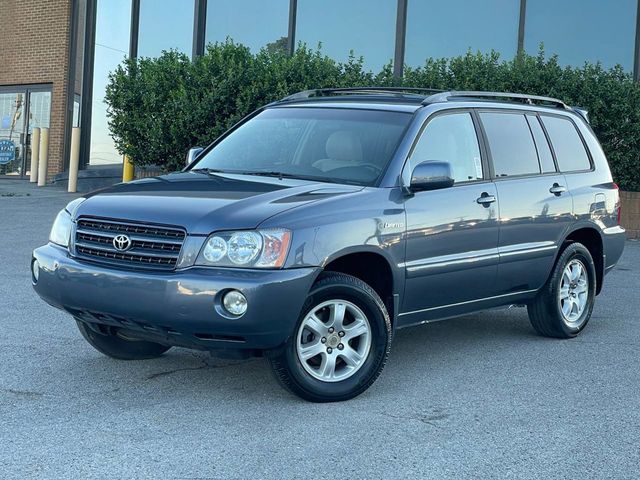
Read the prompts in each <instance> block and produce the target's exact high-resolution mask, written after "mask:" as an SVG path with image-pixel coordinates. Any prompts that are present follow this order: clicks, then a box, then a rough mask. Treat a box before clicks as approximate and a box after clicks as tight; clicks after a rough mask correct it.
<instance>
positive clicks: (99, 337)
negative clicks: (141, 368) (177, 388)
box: [76, 320, 171, 360]
mask: <svg viewBox="0 0 640 480" xmlns="http://www.w3.org/2000/svg"><path fill="white" fill-rule="evenodd" d="M76 323H77V324H78V329H79V330H80V333H81V334H82V336H83V337H84V339H85V340H86V341H87V342H89V344H90V345H91V346H92V347H93V348H95V349H96V350H97V351H99V352H100V353H102V354H104V355H106V356H107V357H111V358H116V359H118V360H146V359H150V358H157V357H159V356H160V355H162V354H163V353H164V352H166V351H167V350H169V349H170V348H171V347H170V346H167V345H161V344H159V343H153V342H146V341H143V340H127V339H125V338H122V337H120V336H118V334H117V333H98V331H97V330H94V329H93V328H91V327H90V326H89V325H87V324H86V323H84V322H81V321H79V320H76Z"/></svg>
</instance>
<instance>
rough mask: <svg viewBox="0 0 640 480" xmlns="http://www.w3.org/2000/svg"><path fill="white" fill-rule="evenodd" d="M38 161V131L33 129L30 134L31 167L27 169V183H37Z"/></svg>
mask: <svg viewBox="0 0 640 480" xmlns="http://www.w3.org/2000/svg"><path fill="white" fill-rule="evenodd" d="M39 159H40V129H39V128H34V129H33V131H32V132H31V167H30V168H29V181H30V182H31V183H36V182H37V181H38V161H39Z"/></svg>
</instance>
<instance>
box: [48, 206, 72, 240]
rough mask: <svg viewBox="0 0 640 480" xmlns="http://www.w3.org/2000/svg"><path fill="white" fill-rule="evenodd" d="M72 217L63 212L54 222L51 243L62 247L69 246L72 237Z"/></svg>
mask: <svg viewBox="0 0 640 480" xmlns="http://www.w3.org/2000/svg"><path fill="white" fill-rule="evenodd" d="M72 225H73V223H72V222H71V215H70V214H69V212H67V211H66V210H61V211H60V213H58V216H57V217H56V219H55V220H54V221H53V226H52V227H51V233H50V234H49V241H50V242H52V243H56V244H58V245H60V246H62V247H68V246H69V237H70V236H71V226H72Z"/></svg>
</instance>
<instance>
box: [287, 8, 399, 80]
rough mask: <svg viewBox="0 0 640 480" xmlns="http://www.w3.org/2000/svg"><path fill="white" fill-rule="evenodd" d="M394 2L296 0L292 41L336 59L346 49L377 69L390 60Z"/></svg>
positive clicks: (345, 55) (340, 58)
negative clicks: (320, 49)
mask: <svg viewBox="0 0 640 480" xmlns="http://www.w3.org/2000/svg"><path fill="white" fill-rule="evenodd" d="M397 8H398V4H397V2H395V1H390V0H384V1H382V0H376V1H372V0H349V1H344V0H323V1H321V2H319V1H318V0H298V13H297V18H296V21H297V26H296V41H299V42H304V43H306V44H307V45H308V46H309V47H310V48H316V47H317V46H318V43H322V52H323V53H324V54H326V55H328V56H329V57H331V58H334V59H335V60H338V61H342V62H343V61H345V60H347V59H348V57H349V51H350V50H353V53H354V54H355V56H356V57H359V56H363V57H364V61H365V64H364V65H365V68H366V69H370V70H373V71H374V72H377V71H379V70H380V69H381V68H382V67H383V66H384V65H386V64H387V63H389V62H390V61H391V60H392V59H393V53H394V48H395V47H394V45H395V36H396V14H397V12H396V10H397Z"/></svg>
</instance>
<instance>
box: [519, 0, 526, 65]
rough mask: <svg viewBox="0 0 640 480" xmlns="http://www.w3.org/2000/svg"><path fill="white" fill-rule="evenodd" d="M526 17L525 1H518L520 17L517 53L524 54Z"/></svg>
mask: <svg viewBox="0 0 640 480" xmlns="http://www.w3.org/2000/svg"><path fill="white" fill-rule="evenodd" d="M526 16H527V0H520V17H519V19H518V53H520V52H524V28H525V25H526Z"/></svg>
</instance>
